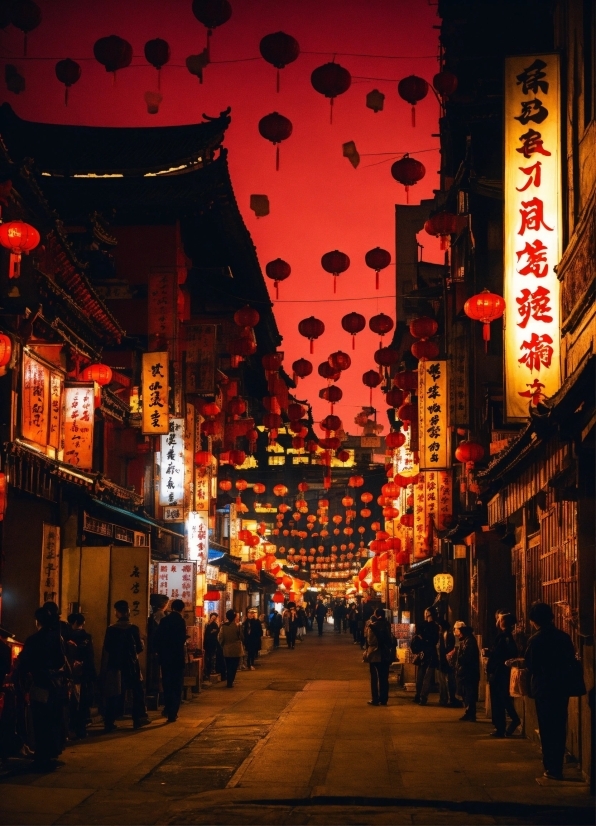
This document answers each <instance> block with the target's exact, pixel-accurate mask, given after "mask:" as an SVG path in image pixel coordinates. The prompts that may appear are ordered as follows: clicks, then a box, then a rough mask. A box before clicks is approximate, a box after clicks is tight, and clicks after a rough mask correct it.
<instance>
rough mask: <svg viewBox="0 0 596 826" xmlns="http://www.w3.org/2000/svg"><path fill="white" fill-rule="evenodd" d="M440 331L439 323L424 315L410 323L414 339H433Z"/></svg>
mask: <svg viewBox="0 0 596 826" xmlns="http://www.w3.org/2000/svg"><path fill="white" fill-rule="evenodd" d="M438 329H439V325H438V324H437V322H436V321H435V320H434V318H430V317H429V316H424V315H423V316H420V317H419V318H415V319H413V320H412V321H411V322H410V335H411V336H413V337H414V338H432V337H433V336H434V335H435V334H436V332H437V330H438Z"/></svg>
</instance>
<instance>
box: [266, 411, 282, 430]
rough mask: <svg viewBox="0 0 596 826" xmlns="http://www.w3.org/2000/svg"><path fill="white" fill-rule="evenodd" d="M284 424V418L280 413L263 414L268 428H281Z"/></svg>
mask: <svg viewBox="0 0 596 826" xmlns="http://www.w3.org/2000/svg"><path fill="white" fill-rule="evenodd" d="M281 424H282V418H281V416H280V414H279V413H265V415H264V416H263V426H264V427H266V428H267V430H279V428H280V427H281Z"/></svg>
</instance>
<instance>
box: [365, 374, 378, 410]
mask: <svg viewBox="0 0 596 826" xmlns="http://www.w3.org/2000/svg"><path fill="white" fill-rule="evenodd" d="M362 383H363V384H364V385H365V386H366V387H369V388H370V406H371V407H372V391H373V388H375V387H378V386H379V385H380V383H381V377H380V376H379V374H378V372H377V371H376V370H367V371H366V373H364V374H363V375H362Z"/></svg>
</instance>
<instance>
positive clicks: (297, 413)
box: [288, 402, 306, 422]
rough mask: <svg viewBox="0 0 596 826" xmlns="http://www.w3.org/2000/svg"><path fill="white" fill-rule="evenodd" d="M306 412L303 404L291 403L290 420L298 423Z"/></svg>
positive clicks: (289, 408)
mask: <svg viewBox="0 0 596 826" xmlns="http://www.w3.org/2000/svg"><path fill="white" fill-rule="evenodd" d="M305 412H306V411H305V409H304V407H303V406H302V405H301V404H298V402H291V403H290V404H289V405H288V419H289V420H290V421H291V422H296V421H298V420H299V419H301V418H302V417H303V416H304V414H305Z"/></svg>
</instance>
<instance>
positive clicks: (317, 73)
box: [310, 63, 352, 123]
mask: <svg viewBox="0 0 596 826" xmlns="http://www.w3.org/2000/svg"><path fill="white" fill-rule="evenodd" d="M310 82H311V84H312V87H313V89H314V90H315V92H318V93H319V94H320V95H325V97H326V98H329V100H330V104H331V112H330V115H329V123H333V101H334V100H335V98H336V97H337V96H338V95H343V94H344V92H347V91H348V89H349V88H350V86H351V85H352V75H351V74H350V73H349V72H348V70H347V69H344V67H343V66H340V65H339V63H324V64H323V66H319V67H318V68H317V69H315V70H314V71H313V73H312V74H311V76H310Z"/></svg>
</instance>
